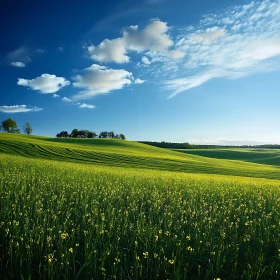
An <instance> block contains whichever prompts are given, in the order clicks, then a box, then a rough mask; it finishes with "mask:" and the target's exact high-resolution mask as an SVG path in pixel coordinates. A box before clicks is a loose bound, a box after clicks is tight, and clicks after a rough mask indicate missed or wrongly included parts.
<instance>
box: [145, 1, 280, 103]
mask: <svg viewBox="0 0 280 280" xmlns="http://www.w3.org/2000/svg"><path fill="white" fill-rule="evenodd" d="M279 13H280V1H279V0H278V1H273V0H265V1H261V2H260V1H252V2H251V3H249V4H248V5H243V6H233V7H231V8H229V9H228V10H226V11H224V12H223V13H222V14H211V15H206V16H204V18H203V20H201V21H200V23H199V25H198V26H196V27H191V26H189V27H186V28H184V29H183V30H181V32H180V34H179V35H178V36H177V39H176V43H175V46H176V47H177V49H178V50H180V51H181V52H185V57H184V59H183V60H182V61H181V62H180V63H179V64H177V66H178V68H177V70H176V69H175V68H172V70H171V71H168V68H167V65H168V64H167V63H166V62H163V63H161V66H162V67H161V68H160V69H161V70H160V71H161V72H165V73H162V75H166V74H173V76H175V77H174V78H172V79H168V80H167V81H164V82H163V83H164V85H165V88H166V89H167V90H170V91H172V93H171V94H170V95H169V98H172V97H174V96H176V95H177V94H178V93H180V92H183V91H187V90H190V89H192V88H194V87H198V86H200V85H202V84H204V83H206V82H207V81H210V80H212V79H214V78H226V79H236V78H240V77H244V76H248V75H251V74H254V73H258V72H267V71H274V70H276V69H279V68H280V67H279V66H278V65H279V62H280V61H279V58H280V33H279V30H280V18H279ZM150 67H152V65H151V66H150ZM158 69H159V66H158V65H157V69H155V68H154V69H150V70H149V71H154V72H155V73H158V75H160V73H159V70H158ZM174 69H175V71H174ZM171 72H172V73H171Z"/></svg>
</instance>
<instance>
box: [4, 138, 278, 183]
mask: <svg viewBox="0 0 280 280" xmlns="http://www.w3.org/2000/svg"><path fill="white" fill-rule="evenodd" d="M0 153H5V154H10V155H21V156H24V157H29V158H40V159H50V160H55V161H67V162H76V163H85V164H93V165H106V166H117V167H126V168H143V169H154V170H168V171H180V172H188V173H189V172H190V173H206V174H224V175H236V176H248V177H259V178H270V179H280V167H279V166H271V165H267V164H259V163H252V162H245V161H243V160H236V161H232V160H229V159H223V160H221V159H216V158H209V157H204V156H203V157H202V156H200V155H193V154H184V153H180V152H176V151H170V150H166V149H160V148H156V147H152V146H149V145H145V144H140V143H137V142H131V141H122V140H109V139H56V138H48V137H37V136H26V135H13V134H6V133H0ZM263 163H266V162H263Z"/></svg>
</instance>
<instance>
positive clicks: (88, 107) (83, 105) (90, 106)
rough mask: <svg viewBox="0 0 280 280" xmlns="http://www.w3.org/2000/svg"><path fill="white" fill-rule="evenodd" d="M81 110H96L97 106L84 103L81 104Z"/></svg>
mask: <svg viewBox="0 0 280 280" xmlns="http://www.w3.org/2000/svg"><path fill="white" fill-rule="evenodd" d="M79 108H87V109H94V108H95V106H94V105H92V104H86V103H82V104H80V106H79Z"/></svg>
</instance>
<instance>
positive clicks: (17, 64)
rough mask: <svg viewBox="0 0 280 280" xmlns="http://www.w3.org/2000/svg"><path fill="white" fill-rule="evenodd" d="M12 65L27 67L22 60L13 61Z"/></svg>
mask: <svg viewBox="0 0 280 280" xmlns="http://www.w3.org/2000/svg"><path fill="white" fill-rule="evenodd" d="M10 65H11V66H14V67H25V64H24V63H23V62H20V61H16V62H11V63H10Z"/></svg>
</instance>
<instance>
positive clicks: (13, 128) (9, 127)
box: [1, 118, 20, 133]
mask: <svg viewBox="0 0 280 280" xmlns="http://www.w3.org/2000/svg"><path fill="white" fill-rule="evenodd" d="M1 129H2V130H4V131H5V132H8V133H20V129H19V128H18V126H17V123H16V121H14V120H12V119H11V118H8V119H6V120H4V121H2V122H1Z"/></svg>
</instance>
